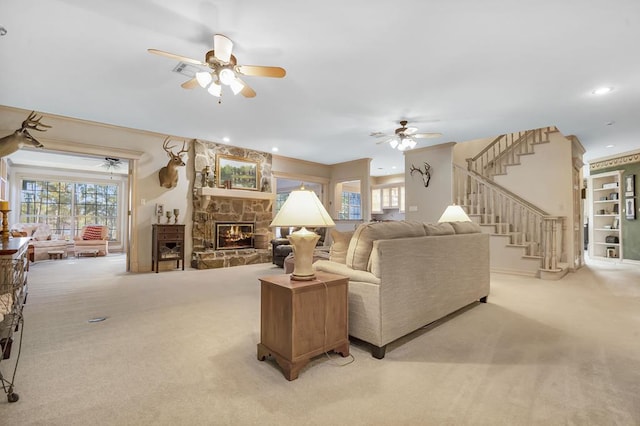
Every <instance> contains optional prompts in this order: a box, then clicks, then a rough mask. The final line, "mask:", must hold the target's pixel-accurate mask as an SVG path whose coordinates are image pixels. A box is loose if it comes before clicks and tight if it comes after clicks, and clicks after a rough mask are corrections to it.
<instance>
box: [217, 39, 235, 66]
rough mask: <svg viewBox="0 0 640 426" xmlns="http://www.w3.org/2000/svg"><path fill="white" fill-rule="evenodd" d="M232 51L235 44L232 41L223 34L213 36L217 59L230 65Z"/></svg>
mask: <svg viewBox="0 0 640 426" xmlns="http://www.w3.org/2000/svg"><path fill="white" fill-rule="evenodd" d="M231 50H233V42H232V41H231V39H229V38H228V37H227V36H224V35H222V34H216V35H214V36H213V52H214V56H215V57H216V58H217V59H219V60H220V61H222V62H224V63H228V62H229V61H230V60H231Z"/></svg>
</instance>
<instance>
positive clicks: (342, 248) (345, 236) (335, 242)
mask: <svg viewBox="0 0 640 426" xmlns="http://www.w3.org/2000/svg"><path fill="white" fill-rule="evenodd" d="M353 233H354V231H346V232H341V231H338V230H337V229H332V230H331V241H332V242H331V249H329V260H331V261H332V262H338V263H342V264H346V263H347V250H348V249H349V242H350V241H351V237H352V236H353Z"/></svg>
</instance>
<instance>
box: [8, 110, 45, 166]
mask: <svg viewBox="0 0 640 426" xmlns="http://www.w3.org/2000/svg"><path fill="white" fill-rule="evenodd" d="M40 120H42V116H40V117H37V115H36V113H35V111H31V114H29V116H28V117H27V119H26V120H24V121H23V122H22V126H20V128H19V129H17V130H16V131H15V132H13V133H11V134H10V135H7V136H5V137H3V138H1V139H0V157H4V156H6V155H9V154H13V153H14V152H16V151H17V150H19V149H20V148H22V147H23V146H24V145H25V144H30V145H33V146H34V147H36V148H42V147H43V146H44V145H42V144H41V143H40V142H38V141H37V140H36V138H34V137H33V136H31V135H30V134H29V130H37V131H38V132H45V131H47V129H50V128H51V126H47V125H46V124H42V123H40Z"/></svg>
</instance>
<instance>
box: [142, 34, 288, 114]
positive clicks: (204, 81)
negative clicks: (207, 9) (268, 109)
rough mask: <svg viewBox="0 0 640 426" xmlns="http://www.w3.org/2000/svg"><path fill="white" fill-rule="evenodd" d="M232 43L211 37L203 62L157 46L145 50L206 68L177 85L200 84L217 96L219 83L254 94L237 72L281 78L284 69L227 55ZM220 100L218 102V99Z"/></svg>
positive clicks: (234, 91)
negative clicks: (251, 63)
mask: <svg viewBox="0 0 640 426" xmlns="http://www.w3.org/2000/svg"><path fill="white" fill-rule="evenodd" d="M232 50H233V42H232V41H231V39H229V38H228V37H226V36H224V35H222V34H216V35H214V36H213V50H210V51H208V52H207V53H206V54H205V60H204V62H202V61H199V60H197V59H191V58H187V57H185V56H181V55H176V54H173V53H169V52H164V51H162V50H157V49H147V51H148V52H149V53H153V54H156V55H160V56H164V57H167V58H171V59H176V60H178V61H182V62H186V63H188V64H193V65H197V66H201V67H207V68H208V69H204V70H202V71H199V72H197V73H196V75H195V77H193V78H192V79H190V80H187V81H185V82H184V83H182V84H181V86H182V88H184V89H193V88H195V87H197V86H200V87H202V88H204V89H207V91H208V92H209V93H210V94H211V95H213V96H215V97H217V98H220V97H221V96H222V86H228V87H229V88H230V89H231V91H232V92H233V94H234V95H237V94H238V93H241V94H242V96H244V97H245V98H253V97H254V96H256V92H255V90H253V89H252V88H251V87H249V85H248V84H247V83H246V82H244V81H243V80H242V79H240V77H239V76H240V75H248V76H255V77H274V78H282V77H284V76H285V75H286V71H285V70H284V68H280V67H270V66H262V65H238V61H237V59H236V57H235V56H233V55H232V54H231V52H232ZM218 103H220V101H218Z"/></svg>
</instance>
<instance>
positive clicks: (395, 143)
mask: <svg viewBox="0 0 640 426" xmlns="http://www.w3.org/2000/svg"><path fill="white" fill-rule="evenodd" d="M389 145H391V148H394V149H395V147H397V146H398V141H397V140H395V139H392V140H390V141H389Z"/></svg>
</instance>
